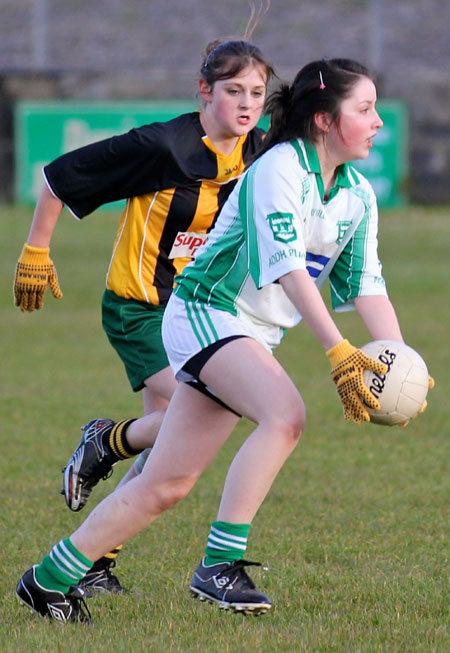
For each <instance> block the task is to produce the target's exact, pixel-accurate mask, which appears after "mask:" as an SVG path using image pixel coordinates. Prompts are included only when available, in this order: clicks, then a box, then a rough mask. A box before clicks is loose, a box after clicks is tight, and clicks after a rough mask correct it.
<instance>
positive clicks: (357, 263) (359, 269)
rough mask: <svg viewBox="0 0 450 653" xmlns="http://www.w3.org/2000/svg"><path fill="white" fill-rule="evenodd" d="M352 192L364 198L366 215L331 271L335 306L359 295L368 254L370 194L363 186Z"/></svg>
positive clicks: (332, 302) (352, 189) (332, 301)
mask: <svg viewBox="0 0 450 653" xmlns="http://www.w3.org/2000/svg"><path fill="white" fill-rule="evenodd" d="M349 172H354V169H353V168H351V167H350V166H349ZM350 192H351V193H353V194H354V195H357V196H358V197H359V198H360V199H361V200H362V202H363V204H364V215H363V217H362V219H361V222H360V224H359V226H358V228H357V230H356V232H355V234H354V235H353V238H351V240H350V242H349V243H348V245H347V246H346V247H345V248H344V251H343V252H342V254H341V255H340V256H339V258H338V260H337V261H336V263H335V264H334V266H333V269H332V271H331V273H330V276H329V282H330V288H331V304H332V307H333V308H336V307H337V306H340V305H341V304H345V303H346V302H347V301H349V300H350V299H352V298H354V297H357V296H358V295H359V291H360V288H361V282H362V278H363V270H364V269H365V261H366V256H367V252H366V246H367V231H368V227H369V215H370V196H369V194H368V193H367V192H366V191H365V190H364V189H363V188H361V187H357V188H356V187H353V188H350ZM344 275H346V276H344Z"/></svg>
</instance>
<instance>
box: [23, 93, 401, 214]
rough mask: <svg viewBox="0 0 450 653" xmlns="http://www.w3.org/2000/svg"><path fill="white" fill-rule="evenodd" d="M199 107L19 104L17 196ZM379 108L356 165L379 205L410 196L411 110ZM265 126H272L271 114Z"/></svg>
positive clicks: (30, 198)
mask: <svg viewBox="0 0 450 653" xmlns="http://www.w3.org/2000/svg"><path fill="white" fill-rule="evenodd" d="M196 108H197V106H196V104H195V102H193V101H188V100H186V101H182V100H180V101H158V102H157V101H154V102H145V101H132V102H131V101H130V102H112V101H111V102H87V101H86V102H75V101H62V100H61V101H53V102H48V101H41V102H19V103H17V105H16V107H15V135H14V153H15V178H14V188H15V193H14V197H15V200H16V201H17V202H21V203H27V204H34V203H35V202H36V200H37V197H38V195H39V192H40V189H41V188H42V184H43V177H42V168H43V166H44V165H46V164H47V163H49V162H50V161H52V160H53V159H55V158H56V157H58V156H60V155H61V154H64V153H65V152H69V151H70V150H73V149H75V148H77V147H81V146H83V145H87V144H89V143H93V142H94V141H99V140H101V139H104V138H108V137H110V136H113V135H116V134H122V133H124V132H126V131H128V130H129V129H132V128H133V127H139V126H140V125H144V124H148V123H150V122H155V121H165V120H170V119H171V118H174V117H176V116H178V115H180V114H181V113H184V112H186V111H193V110H195V109H196ZM378 109H379V113H380V115H381V118H382V120H383V121H384V127H383V129H381V130H380V131H379V133H378V135H377V137H376V139H375V140H374V147H373V148H372V150H371V153H370V156H369V158H368V159H367V160H365V161H358V162H357V163H356V164H355V166H356V167H357V168H358V170H360V171H361V172H362V173H363V174H364V175H365V176H366V177H367V178H368V179H369V180H370V181H371V183H372V184H373V187H374V189H375V192H376V193H377V196H378V201H379V204H380V206H397V205H399V204H402V203H404V202H405V200H406V197H405V195H404V183H405V179H406V174H407V114H406V109H405V107H404V105H403V104H402V103H400V102H397V101H393V100H392V101H380V102H379V103H378ZM261 125H262V126H263V127H267V119H264V120H262V121H261ZM116 204H117V203H116ZM112 206H113V205H112Z"/></svg>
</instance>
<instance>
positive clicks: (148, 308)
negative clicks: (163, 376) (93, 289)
mask: <svg viewBox="0 0 450 653" xmlns="http://www.w3.org/2000/svg"><path fill="white" fill-rule="evenodd" d="M164 308H165V304H162V305H158V306H155V305H153V304H147V303H146V302H139V301H137V300H135V299H124V298H123V297H119V296H118V295H116V294H115V293H114V292H112V291H111V290H105V292H104V294H103V300H102V324H103V328H104V330H105V332H106V335H107V336H108V339H109V342H110V343H111V344H112V346H113V347H114V349H115V350H116V351H117V353H118V354H119V356H120V358H121V360H122V362H123V364H124V365H125V370H126V372H127V376H128V380H129V381H130V384H131V387H132V388H133V390H134V392H137V391H138V390H142V388H143V387H144V385H145V384H144V381H145V379H147V378H148V377H149V376H152V375H153V374H156V373H157V372H159V371H161V370H163V369H164V368H166V367H169V361H168V358H167V355H166V352H165V349H164V345H163V342H162V338H161V322H162V318H163V313H164Z"/></svg>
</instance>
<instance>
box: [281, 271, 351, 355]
mask: <svg viewBox="0 0 450 653" xmlns="http://www.w3.org/2000/svg"><path fill="white" fill-rule="evenodd" d="M279 281H280V284H281V286H282V287H283V290H284V292H285V293H286V295H287V296H288V297H289V299H290V300H291V302H292V303H293V304H294V306H295V308H296V309H297V310H298V312H299V313H300V314H301V316H302V317H303V319H304V320H305V322H306V323H307V325H308V326H309V328H310V329H311V331H312V332H313V334H314V335H315V336H316V338H317V339H318V340H319V342H320V343H321V344H322V345H323V347H324V348H325V349H327V350H328V349H331V347H333V346H334V345H336V344H337V343H338V342H340V341H341V340H343V336H342V335H341V333H340V331H339V329H338V328H337V326H336V325H335V323H334V321H333V319H332V317H331V315H330V313H329V312H328V309H327V307H326V306H325V303H324V301H323V299H322V296H321V294H320V292H319V289H318V288H317V286H316V284H315V283H314V281H313V280H312V279H311V277H310V275H309V273H308V272H306V271H305V270H294V271H292V272H289V273H288V274H286V275H284V276H283V277H281V278H280V280H279Z"/></svg>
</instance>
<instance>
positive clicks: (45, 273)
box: [14, 243, 63, 313]
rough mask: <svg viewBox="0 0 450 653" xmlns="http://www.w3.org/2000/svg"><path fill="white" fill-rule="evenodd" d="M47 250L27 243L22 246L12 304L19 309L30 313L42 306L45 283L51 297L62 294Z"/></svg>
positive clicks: (59, 296)
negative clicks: (48, 287)
mask: <svg viewBox="0 0 450 653" xmlns="http://www.w3.org/2000/svg"><path fill="white" fill-rule="evenodd" d="M49 252H50V248H49V247H32V246H31V245H28V244H27V243H25V245H24V246H23V250H22V254H21V255H20V258H19V261H18V263H17V265H16V274H15V278H14V304H15V306H20V310H21V311H29V312H30V313H31V312H32V311H34V310H35V309H39V308H42V306H43V303H44V302H43V297H44V293H45V291H46V290H47V284H48V285H49V286H50V290H51V291H52V294H53V297H55V298H56V299H61V297H62V296H63V294H62V292H61V288H60V287H59V283H58V276H57V274H56V270H55V266H54V265H53V261H52V260H51V258H50V257H49V255H48V254H49Z"/></svg>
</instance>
